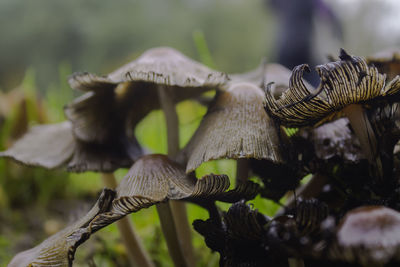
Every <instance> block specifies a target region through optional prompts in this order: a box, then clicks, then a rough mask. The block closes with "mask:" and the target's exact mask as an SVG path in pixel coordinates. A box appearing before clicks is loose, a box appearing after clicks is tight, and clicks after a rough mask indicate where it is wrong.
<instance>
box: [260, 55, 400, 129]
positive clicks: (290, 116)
mask: <svg viewBox="0 0 400 267" xmlns="http://www.w3.org/2000/svg"><path fill="white" fill-rule="evenodd" d="M340 58H341V60H339V61H336V62H330V63H327V64H324V65H320V66H317V68H316V69H317V71H318V74H319V76H320V78H321V83H320V85H319V87H318V88H317V90H316V92H317V93H318V94H314V95H313V94H312V93H311V92H310V91H309V90H308V89H307V88H306V86H305V84H304V83H303V80H302V76H303V72H304V70H309V69H308V66H307V65H300V66H297V67H295V68H294V69H293V74H292V76H291V78H290V85H289V89H288V90H287V91H286V92H284V93H283V94H282V96H281V97H280V98H279V99H275V98H274V97H273V95H272V94H271V92H268V91H267V93H266V98H267V105H266V109H267V110H268V112H269V113H270V114H271V115H272V116H273V117H275V118H277V119H278V120H279V121H280V122H281V123H282V124H283V125H285V126H290V127H300V126H307V125H314V124H316V123H318V122H319V123H321V122H322V121H327V120H329V119H331V118H333V117H337V116H341V114H340V112H339V111H341V110H342V109H343V108H344V107H346V106H347V105H350V104H356V103H369V102H371V101H374V100H376V101H378V100H382V101H386V100H387V101H389V100H390V98H392V97H394V96H398V95H399V91H400V77H399V76H397V77H396V78H394V79H393V80H392V81H391V82H389V83H388V84H386V76H385V75H384V74H380V73H378V70H377V68H376V67H373V66H368V65H367V63H366V61H365V60H364V59H362V58H360V57H355V56H350V55H348V54H347V53H346V52H345V51H344V50H342V51H341V55H340Z"/></svg>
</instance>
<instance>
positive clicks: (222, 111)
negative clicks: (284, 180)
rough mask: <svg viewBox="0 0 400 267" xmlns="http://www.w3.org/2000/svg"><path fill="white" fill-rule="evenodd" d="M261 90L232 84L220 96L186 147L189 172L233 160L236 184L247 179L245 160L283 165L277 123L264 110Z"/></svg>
mask: <svg viewBox="0 0 400 267" xmlns="http://www.w3.org/2000/svg"><path fill="white" fill-rule="evenodd" d="M263 104H264V97H263V94H262V91H261V89H260V88H258V87H256V86H255V85H253V84H251V83H245V82H243V83H232V84H231V85H230V86H229V88H228V89H227V90H226V91H223V92H219V93H217V95H216V97H215V100H214V101H213V103H212V105H211V106H210V107H209V109H208V112H207V114H206V115H205V116H204V118H203V120H202V122H201V123H200V126H199V128H198V129H197V130H196V132H195V134H194V135H193V137H192V138H191V139H190V141H189V143H188V144H187V145H186V147H185V148H184V150H183V152H182V155H181V156H183V157H186V158H187V165H186V172H187V173H188V172H192V171H194V170H195V169H196V168H197V167H199V166H200V165H201V164H202V163H203V162H206V161H210V160H215V159H221V158H231V159H237V160H238V176H237V181H241V182H243V181H245V180H246V179H247V176H248V170H247V168H246V167H244V169H241V168H242V167H243V166H242V165H247V162H246V160H245V159H247V158H255V159H268V160H270V161H271V162H273V163H283V156H282V154H281V151H280V148H279V137H278V133H277V129H276V128H275V125H274V122H273V121H272V120H271V119H270V118H269V116H268V114H267V113H266V112H265V111H264V109H263Z"/></svg>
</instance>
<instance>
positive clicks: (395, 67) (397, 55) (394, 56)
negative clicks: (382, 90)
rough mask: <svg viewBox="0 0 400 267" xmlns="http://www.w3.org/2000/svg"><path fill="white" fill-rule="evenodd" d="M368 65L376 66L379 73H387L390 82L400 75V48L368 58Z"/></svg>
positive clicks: (387, 50)
mask: <svg viewBox="0 0 400 267" xmlns="http://www.w3.org/2000/svg"><path fill="white" fill-rule="evenodd" d="M366 61H367V63H368V65H374V66H375V67H376V68H377V69H378V70H379V72H381V73H386V74H387V78H388V79H389V80H391V79H393V78H394V77H396V75H400V48H399V47H393V48H389V49H386V50H384V51H380V52H378V53H375V54H374V55H372V56H369V57H367V58H366Z"/></svg>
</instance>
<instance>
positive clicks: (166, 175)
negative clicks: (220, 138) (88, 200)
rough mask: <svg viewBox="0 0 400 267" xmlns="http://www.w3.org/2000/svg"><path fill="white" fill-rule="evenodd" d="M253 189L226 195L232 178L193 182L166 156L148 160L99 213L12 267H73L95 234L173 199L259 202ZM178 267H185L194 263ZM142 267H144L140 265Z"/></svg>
mask: <svg viewBox="0 0 400 267" xmlns="http://www.w3.org/2000/svg"><path fill="white" fill-rule="evenodd" d="M249 185H250V186H249V187H247V188H245V187H240V188H236V189H234V190H229V191H226V190H227V189H228V188H229V178H228V177H227V176H226V175H212V174H211V175H207V176H205V177H203V178H202V179H199V180H197V179H196V178H195V177H193V176H187V175H186V174H185V171H184V168H183V167H181V166H180V165H179V164H178V163H176V162H174V161H172V160H170V159H169V158H168V157H167V156H165V155H157V154H155V155H146V156H143V157H142V158H140V159H139V160H138V161H137V162H136V163H135V164H134V165H133V166H132V168H131V169H130V170H129V172H128V174H127V175H126V176H125V177H124V179H123V180H122V181H121V183H120V185H119V186H118V187H117V189H116V192H114V191H113V190H110V189H104V190H103V192H102V194H101V195H100V197H99V200H98V201H97V203H96V205H95V207H94V208H93V209H92V210H91V211H89V212H88V214H87V215H86V216H84V217H83V218H81V219H80V220H79V221H78V222H76V223H74V224H73V225H71V226H69V227H67V228H65V229H64V230H62V231H60V232H58V233H56V234H55V235H53V236H51V237H49V238H48V239H46V240H45V241H43V242H42V243H41V244H39V245H38V246H36V247H34V248H32V249H30V250H27V251H24V252H21V253H19V254H17V255H16V256H15V257H14V258H13V260H12V261H11V263H10V266H21V265H24V266H25V265H29V264H32V265H35V264H39V265H40V266H71V265H72V261H73V259H74V254H75V251H76V249H77V247H78V246H79V245H80V244H82V243H83V242H85V241H86V240H87V239H88V238H89V237H90V236H91V235H92V234H93V233H94V232H96V231H98V230H100V229H101V228H103V227H105V226H107V225H109V224H111V223H113V222H115V221H119V220H121V219H123V218H124V216H126V215H128V214H130V213H132V212H137V211H139V210H141V209H143V208H147V207H149V206H151V205H154V204H157V203H161V202H166V201H168V200H171V199H175V200H191V201H194V202H196V203H202V201H203V200H211V199H214V200H221V201H227V202H231V201H236V200H238V199H243V198H244V199H249V198H254V196H255V191H256V189H257V188H256V187H255V186H254V185H255V184H252V183H250V184H249ZM170 219H171V220H172V218H170ZM177 230H178V229H177ZM173 237H176V235H174V236H173ZM176 241H177V242H178V240H176ZM173 252H174V253H175V254H173V256H174V257H178V259H181V258H180V255H179V253H178V252H176V251H173ZM178 259H175V260H178ZM177 264H178V266H183V265H187V264H188V263H186V262H179V263H177ZM138 266H144V265H143V263H142V262H138Z"/></svg>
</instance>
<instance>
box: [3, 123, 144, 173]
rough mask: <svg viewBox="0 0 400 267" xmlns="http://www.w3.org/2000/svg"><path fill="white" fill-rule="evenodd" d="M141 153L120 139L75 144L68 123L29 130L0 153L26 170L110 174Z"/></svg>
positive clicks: (130, 163)
mask: <svg viewBox="0 0 400 267" xmlns="http://www.w3.org/2000/svg"><path fill="white" fill-rule="evenodd" d="M141 153H142V151H141V148H140V146H139V144H138V143H137V142H132V141H127V140H124V139H121V140H117V141H116V142H113V143H110V144H107V145H100V144H93V143H86V142H82V141H79V140H77V139H76V138H75V137H74V135H73V132H72V124H71V122H69V121H65V122H62V123H56V124H48V125H38V126H35V127H33V128H32V129H31V130H30V131H28V133H26V134H25V135H24V136H23V137H22V138H21V139H20V140H18V141H17V142H16V143H15V144H14V145H13V146H12V147H11V148H9V149H8V150H6V151H4V152H0V157H8V158H11V159H13V160H15V161H17V162H20V163H22V164H25V165H29V166H40V167H44V168H47V169H54V168H58V167H62V166H66V167H67V169H68V170H69V171H74V172H82V171H101V172H111V171H114V170H116V169H117V168H121V167H129V166H130V165H132V163H133V159H134V157H135V156H136V157H137V155H140V154H141Z"/></svg>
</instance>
